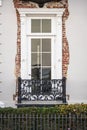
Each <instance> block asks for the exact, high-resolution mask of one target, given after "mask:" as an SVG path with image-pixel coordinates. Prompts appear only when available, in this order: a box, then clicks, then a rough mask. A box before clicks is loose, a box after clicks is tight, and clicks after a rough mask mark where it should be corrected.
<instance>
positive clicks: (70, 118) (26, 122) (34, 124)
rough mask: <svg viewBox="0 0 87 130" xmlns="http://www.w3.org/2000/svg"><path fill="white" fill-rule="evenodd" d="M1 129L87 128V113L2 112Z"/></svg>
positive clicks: (70, 129)
mask: <svg viewBox="0 0 87 130" xmlns="http://www.w3.org/2000/svg"><path fill="white" fill-rule="evenodd" d="M0 130H87V114H86V113H82V114H80V115H78V114H77V115H75V114H71V113H69V114H68V115H66V114H64V115H63V114H62V115H61V114H45V115H44V114H35V113H33V114H24V113H22V114H9V113H8V114H3V113H2V114H1V113H0Z"/></svg>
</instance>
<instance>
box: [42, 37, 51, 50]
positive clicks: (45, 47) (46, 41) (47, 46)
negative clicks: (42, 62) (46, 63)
mask: <svg viewBox="0 0 87 130" xmlns="http://www.w3.org/2000/svg"><path fill="white" fill-rule="evenodd" d="M42 52H51V39H42Z"/></svg>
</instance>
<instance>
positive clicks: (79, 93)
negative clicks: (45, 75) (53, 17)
mask: <svg viewBox="0 0 87 130" xmlns="http://www.w3.org/2000/svg"><path fill="white" fill-rule="evenodd" d="M69 11H70V15H69V19H68V20H67V38H68V41H69V48H70V65H69V70H68V77H67V78H68V79H67V94H69V95H70V101H69V102H72V103H78V102H80V103H82V102H84V103H87V72H86V70H87V56H86V55H87V0H74V1H73V0H69Z"/></svg>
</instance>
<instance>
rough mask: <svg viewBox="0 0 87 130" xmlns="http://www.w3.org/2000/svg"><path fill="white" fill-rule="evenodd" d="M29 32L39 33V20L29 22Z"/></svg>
mask: <svg viewBox="0 0 87 130" xmlns="http://www.w3.org/2000/svg"><path fill="white" fill-rule="evenodd" d="M31 32H32V33H39V32H40V19H32V20H31Z"/></svg>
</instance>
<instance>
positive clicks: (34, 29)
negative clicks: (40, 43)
mask: <svg viewBox="0 0 87 130" xmlns="http://www.w3.org/2000/svg"><path fill="white" fill-rule="evenodd" d="M31 33H51V19H31Z"/></svg>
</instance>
